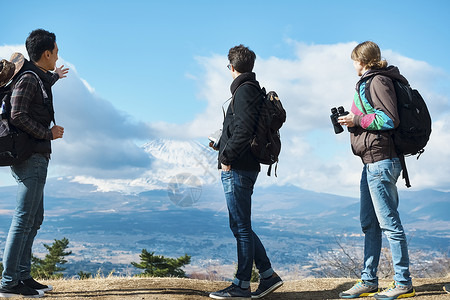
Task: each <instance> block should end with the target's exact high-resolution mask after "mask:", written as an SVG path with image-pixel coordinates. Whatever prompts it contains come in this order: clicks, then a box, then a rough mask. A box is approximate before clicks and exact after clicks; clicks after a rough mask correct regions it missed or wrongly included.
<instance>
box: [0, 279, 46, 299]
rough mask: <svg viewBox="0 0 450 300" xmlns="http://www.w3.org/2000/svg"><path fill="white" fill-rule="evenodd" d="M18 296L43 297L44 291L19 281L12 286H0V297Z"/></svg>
mask: <svg viewBox="0 0 450 300" xmlns="http://www.w3.org/2000/svg"><path fill="white" fill-rule="evenodd" d="M18 296H22V297H23V298H42V297H44V292H43V291H37V290H35V289H32V288H30V287H28V286H26V285H24V284H23V283H21V282H19V284H18V285H16V286H15V287H12V288H5V287H1V288H0V298H12V297H18Z"/></svg>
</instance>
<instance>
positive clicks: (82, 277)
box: [77, 271, 92, 280]
mask: <svg viewBox="0 0 450 300" xmlns="http://www.w3.org/2000/svg"><path fill="white" fill-rule="evenodd" d="M77 275H78V276H79V277H80V280H84V279H89V278H92V273H85V272H83V271H80V272H78V274H77Z"/></svg>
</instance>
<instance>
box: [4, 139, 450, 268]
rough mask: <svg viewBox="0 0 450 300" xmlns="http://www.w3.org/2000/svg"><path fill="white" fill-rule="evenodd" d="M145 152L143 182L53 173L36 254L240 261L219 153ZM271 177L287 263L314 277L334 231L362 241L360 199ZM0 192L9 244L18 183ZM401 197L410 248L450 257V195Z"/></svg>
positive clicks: (278, 260) (270, 240)
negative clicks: (61, 250)
mask: <svg viewBox="0 0 450 300" xmlns="http://www.w3.org/2000/svg"><path fill="white" fill-rule="evenodd" d="M205 144H206V143H205ZM143 148H144V149H145V151H146V152H147V153H148V154H149V157H150V158H151V159H152V165H151V168H150V169H149V171H148V172H147V173H146V174H145V176H142V177H140V178H133V179H130V180H127V181H124V180H121V181H119V180H105V179H97V178H91V177H90V178H85V177H79V176H78V177H64V178H49V179H48V182H47V186H46V198H45V208H46V219H45V221H44V224H43V226H42V228H41V230H40V233H39V235H38V240H37V243H36V247H35V249H34V252H35V253H38V254H39V253H42V252H44V248H43V247H42V242H45V243H51V242H52V241H53V239H61V238H63V237H67V238H68V239H69V240H70V249H71V250H72V251H73V254H72V255H71V256H70V257H68V258H69V263H68V265H67V267H68V270H67V275H75V274H76V273H77V272H79V271H85V272H92V273H96V271H97V270H98V268H100V267H101V268H102V270H103V271H105V272H109V271H110V270H113V269H114V270H115V271H116V272H117V273H120V274H133V273H135V272H137V270H136V269H134V268H133V267H131V265H130V262H131V261H138V260H139V257H138V255H139V254H140V252H141V250H142V249H143V248H145V249H147V250H149V251H154V252H155V253H156V254H160V255H165V256H171V257H178V256H181V255H184V254H185V253H187V254H188V255H191V256H192V264H191V266H189V268H190V270H191V271H199V270H202V269H205V268H209V267H210V265H212V264H213V265H214V264H215V265H222V266H223V265H229V266H232V265H233V263H234V262H235V260H236V258H235V256H236V254H235V240H234V237H233V235H232V233H231V231H230V230H229V228H228V213H227V209H226V207H225V200H224V196H223V191H222V187H221V184H220V181H219V172H218V171H217V161H216V153H215V152H214V151H213V150H211V149H209V148H208V147H206V146H205V145H203V144H202V143H200V142H197V141H176V140H164V139H159V140H154V141H150V142H149V143H147V144H145V145H144V146H143ZM264 168H265V167H264ZM278 175H279V176H282V174H278ZM264 177H267V176H266V175H265V172H264V170H263V171H262V172H261V174H260V179H262V180H261V182H258V184H257V187H256V189H255V193H254V201H253V222H254V230H255V231H256V232H258V234H259V235H260V237H261V239H263V241H264V243H265V245H266V246H267V251H268V252H269V255H270V256H271V258H272V260H273V263H274V265H275V266H276V267H277V268H278V269H289V268H291V267H292V266H298V269H299V271H298V272H297V275H299V276H307V275H311V274H312V273H311V272H312V267H311V264H312V263H313V261H312V258H311V254H313V253H315V252H317V251H331V250H333V249H334V248H335V247H336V244H335V242H334V239H335V237H342V238H345V239H346V240H348V241H350V240H351V241H352V242H355V243H356V244H359V245H362V237H361V230H360V228H359V202H358V199H357V198H350V197H343V196H337V195H331V194H325V193H317V192H311V191H307V190H304V189H300V188H298V187H295V186H277V185H274V184H267V181H268V179H267V178H264ZM270 180H272V181H273V182H276V179H273V178H270V179H269V181H270ZM0 193H1V195H2V201H1V202H0V243H1V245H0V247H1V248H2V249H3V246H4V241H5V238H6V234H7V230H8V228H9V223H10V219H11V214H12V210H13V209H14V204H15V193H16V187H15V186H11V187H2V188H0ZM356 196H357V195H356ZM400 197H401V200H400V213H401V216H402V222H403V224H404V226H405V229H406V231H407V234H408V237H409V238H410V248H411V251H425V252H429V253H430V255H432V254H433V253H434V252H435V251H440V252H446V253H448V251H449V250H450V218H449V211H450V201H449V197H450V194H449V193H446V192H439V191H433V190H423V191H414V192H410V191H404V192H401V194H400Z"/></svg>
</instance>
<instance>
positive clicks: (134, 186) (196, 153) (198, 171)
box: [74, 139, 219, 194]
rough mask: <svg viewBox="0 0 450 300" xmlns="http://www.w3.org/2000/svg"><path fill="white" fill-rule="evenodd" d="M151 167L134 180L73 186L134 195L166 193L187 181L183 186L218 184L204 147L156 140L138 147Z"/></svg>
mask: <svg viewBox="0 0 450 300" xmlns="http://www.w3.org/2000/svg"><path fill="white" fill-rule="evenodd" d="M142 148H143V149H144V150H145V152H146V153H148V155H149V157H150V158H151V159H152V161H153V163H152V165H151V167H150V169H149V170H148V171H146V172H145V173H143V174H141V175H140V176H139V177H137V178H130V179H99V178H93V177H84V176H77V177H75V178H74V181H75V182H78V183H83V184H93V185H95V186H96V187H97V190H98V191H103V192H110V191H117V192H122V193H129V194H136V193H141V192H144V191H151V190H161V189H166V188H167V187H168V185H170V184H173V182H178V181H179V180H180V179H181V180H183V178H189V179H188V182H186V183H187V184H190V185H204V184H211V183H214V182H216V181H217V180H218V178H219V175H218V171H217V152H216V151H214V150H212V149H211V148H210V147H209V146H208V145H207V144H206V143H205V144H201V143H200V142H198V141H193V140H190V141H181V140H172V139H156V140H153V141H150V142H148V143H146V144H144V145H143V146H142Z"/></svg>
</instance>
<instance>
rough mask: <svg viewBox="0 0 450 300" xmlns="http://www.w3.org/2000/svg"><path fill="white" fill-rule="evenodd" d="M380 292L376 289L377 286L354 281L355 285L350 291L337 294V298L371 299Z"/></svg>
mask: <svg viewBox="0 0 450 300" xmlns="http://www.w3.org/2000/svg"><path fill="white" fill-rule="evenodd" d="M379 291H380V290H379V289H378V284H368V283H367V282H364V281H363V280H358V281H356V283H355V285H354V286H352V287H351V288H350V289H348V290H346V291H344V292H341V293H339V297H341V298H343V299H353V298H359V297H372V296H373V295H375V294H376V293H378V292H379Z"/></svg>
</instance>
